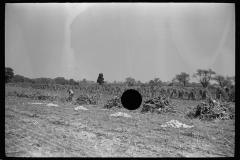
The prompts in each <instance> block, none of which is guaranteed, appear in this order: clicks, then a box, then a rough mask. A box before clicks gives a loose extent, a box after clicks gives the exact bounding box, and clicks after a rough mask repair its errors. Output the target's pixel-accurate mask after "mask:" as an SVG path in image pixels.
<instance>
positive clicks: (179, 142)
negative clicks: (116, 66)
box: [5, 96, 235, 157]
mask: <svg viewBox="0 0 240 160" xmlns="http://www.w3.org/2000/svg"><path fill="white" fill-rule="evenodd" d="M173 101H174V104H175V105H176V110H177V112H176V113H165V114H152V113H146V114H141V113H140V112H139V110H136V111H128V110H126V109H103V107H102V106H90V105H88V106H87V105H83V107H85V108H87V109H88V110H74V108H75V107H77V106H76V105H73V104H71V103H64V104H63V103H60V102H50V101H39V100H38V101H35V100H32V99H29V98H18V97H14V96H5V151H6V152H5V155H6V156H7V157H233V156H234V154H235V153H234V150H235V120H228V121H222V120H221V121H217V120H216V121H212V122H209V121H200V120H198V119H186V118H185V114H186V112H187V111H188V110H190V109H191V108H192V107H195V106H196V105H197V104H198V103H199V101H187V100H173ZM36 102H38V103H42V104H31V103H36ZM48 103H54V104H57V105H58V106H46V105H47V104H48ZM117 112H124V113H127V114H128V115H130V116H131V117H129V118H128V117H114V116H110V115H111V114H113V113H117ZM173 119H174V120H178V121H179V122H181V123H184V124H187V125H193V126H194V127H192V128H173V127H165V128H163V127H161V125H162V124H165V123H166V122H168V121H170V120H173Z"/></svg>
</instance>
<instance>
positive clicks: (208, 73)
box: [193, 69, 216, 88]
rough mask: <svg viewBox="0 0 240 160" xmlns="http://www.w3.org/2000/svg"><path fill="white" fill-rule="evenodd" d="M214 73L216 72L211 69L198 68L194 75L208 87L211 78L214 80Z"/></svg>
mask: <svg viewBox="0 0 240 160" xmlns="http://www.w3.org/2000/svg"><path fill="white" fill-rule="evenodd" d="M214 74H216V73H215V72H214V71H212V70H211V69H209V70H205V69H198V70H197V73H195V74H193V77H194V78H196V79H197V80H198V81H199V83H201V84H202V86H203V87H204V88H207V87H208V85H209V83H210V80H212V75H214Z"/></svg>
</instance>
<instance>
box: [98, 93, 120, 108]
mask: <svg viewBox="0 0 240 160" xmlns="http://www.w3.org/2000/svg"><path fill="white" fill-rule="evenodd" d="M103 107H104V108H107V109H109V108H113V107H117V108H122V107H123V106H122V102H121V98H119V97H117V96H114V98H112V99H110V100H108V101H107V104H105V105H104V106H103Z"/></svg>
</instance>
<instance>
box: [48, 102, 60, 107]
mask: <svg viewBox="0 0 240 160" xmlns="http://www.w3.org/2000/svg"><path fill="white" fill-rule="evenodd" d="M46 106H47V107H52V106H53V107H58V105H57V104H53V103H49V104H47V105H46Z"/></svg>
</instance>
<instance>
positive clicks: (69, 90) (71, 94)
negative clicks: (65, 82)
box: [67, 88, 74, 100]
mask: <svg viewBox="0 0 240 160" xmlns="http://www.w3.org/2000/svg"><path fill="white" fill-rule="evenodd" d="M67 91H68V94H69V98H68V99H69V100H72V98H73V96H74V93H73V90H72V89H70V88H69V89H68V90H67Z"/></svg>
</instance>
